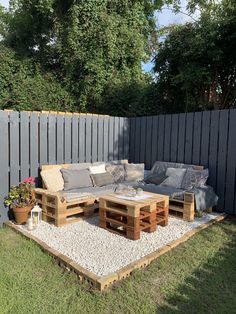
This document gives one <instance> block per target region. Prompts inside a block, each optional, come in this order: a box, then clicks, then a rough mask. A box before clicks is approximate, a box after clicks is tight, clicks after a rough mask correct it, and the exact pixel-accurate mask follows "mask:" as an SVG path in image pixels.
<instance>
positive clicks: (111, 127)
mask: <svg viewBox="0 0 236 314" xmlns="http://www.w3.org/2000/svg"><path fill="white" fill-rule="evenodd" d="M108 141H109V148H108V151H109V152H108V154H109V160H113V152H114V148H113V145H114V118H113V117H110V118H109V140H108Z"/></svg>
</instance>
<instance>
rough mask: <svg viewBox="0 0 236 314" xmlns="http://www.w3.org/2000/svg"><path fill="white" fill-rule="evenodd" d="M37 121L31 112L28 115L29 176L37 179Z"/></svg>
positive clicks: (35, 114) (36, 115)
mask: <svg viewBox="0 0 236 314" xmlns="http://www.w3.org/2000/svg"><path fill="white" fill-rule="evenodd" d="M38 121H39V118H38V114H37V113H34V112H32V113H31V115H30V175H31V176H32V177H35V178H37V179H38V176H39V172H38V171H39V160H38V159H39V154H38V130H39V128H38ZM54 144H55V142H54ZM54 152H55V151H54Z"/></svg>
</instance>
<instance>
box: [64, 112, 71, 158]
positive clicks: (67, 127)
mask: <svg viewBox="0 0 236 314" xmlns="http://www.w3.org/2000/svg"><path fill="white" fill-rule="evenodd" d="M64 144H65V147H64V154H65V163H66V164H70V163H71V153H72V149H71V116H68V115H65V142H64Z"/></svg>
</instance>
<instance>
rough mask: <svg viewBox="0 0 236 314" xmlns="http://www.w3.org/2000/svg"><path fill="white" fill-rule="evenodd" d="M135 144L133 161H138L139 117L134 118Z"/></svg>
mask: <svg viewBox="0 0 236 314" xmlns="http://www.w3.org/2000/svg"><path fill="white" fill-rule="evenodd" d="M135 134H136V138H135V146H134V162H135V163H138V162H140V149H141V148H140V137H141V118H140V117H138V118H136V121H135Z"/></svg>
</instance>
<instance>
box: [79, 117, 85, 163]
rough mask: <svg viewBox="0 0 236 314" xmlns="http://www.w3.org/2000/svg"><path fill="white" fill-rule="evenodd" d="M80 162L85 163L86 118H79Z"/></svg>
mask: <svg viewBox="0 0 236 314" xmlns="http://www.w3.org/2000/svg"><path fill="white" fill-rule="evenodd" d="M79 162H85V117H84V116H83V115H80V116H79Z"/></svg>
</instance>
